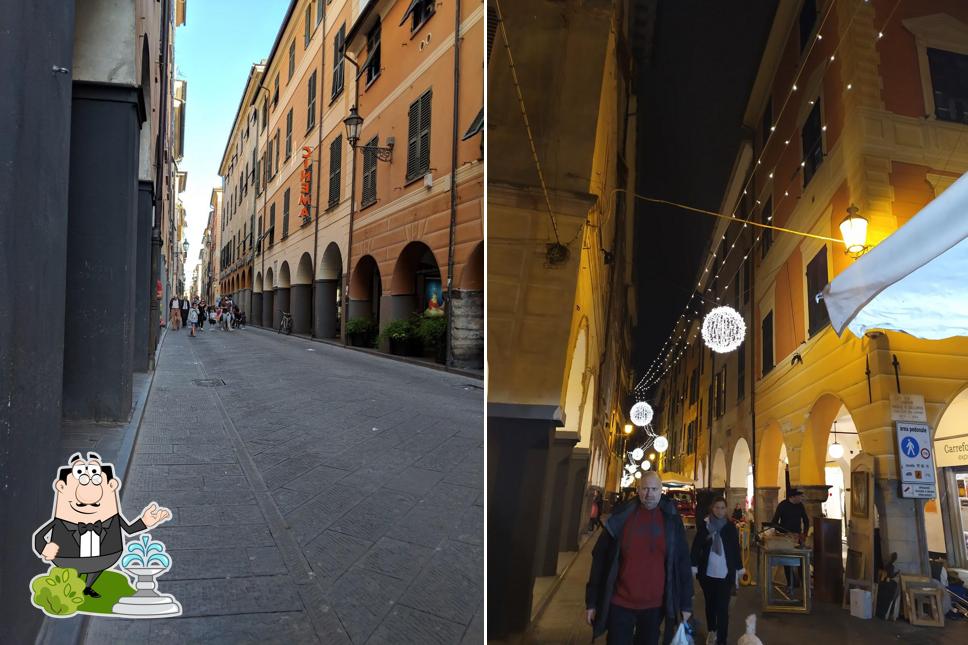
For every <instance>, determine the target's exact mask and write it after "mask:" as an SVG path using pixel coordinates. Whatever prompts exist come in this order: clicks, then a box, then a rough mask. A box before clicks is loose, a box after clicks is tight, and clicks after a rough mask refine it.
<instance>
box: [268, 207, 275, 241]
mask: <svg viewBox="0 0 968 645" xmlns="http://www.w3.org/2000/svg"><path fill="white" fill-rule="evenodd" d="M275 242H276V205H275V204H272V205H271V206H269V246H272V245H273V244H275Z"/></svg>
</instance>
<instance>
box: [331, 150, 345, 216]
mask: <svg viewBox="0 0 968 645" xmlns="http://www.w3.org/2000/svg"><path fill="white" fill-rule="evenodd" d="M342 153H343V137H342V136H338V137H336V138H335V139H334V140H333V142H332V143H331V144H329V207H330V208H332V207H333V206H336V205H337V204H339V171H340V165H341V163H342V156H343V155H342Z"/></svg>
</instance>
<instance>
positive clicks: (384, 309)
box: [379, 293, 417, 352]
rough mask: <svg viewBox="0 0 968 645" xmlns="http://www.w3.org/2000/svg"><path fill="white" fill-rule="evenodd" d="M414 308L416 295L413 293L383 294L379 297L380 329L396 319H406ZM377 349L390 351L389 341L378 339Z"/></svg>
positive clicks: (415, 306)
mask: <svg viewBox="0 0 968 645" xmlns="http://www.w3.org/2000/svg"><path fill="white" fill-rule="evenodd" d="M416 308H417V296H416V295H415V294H412V293H407V294H400V295H387V294H384V295H383V296H381V297H380V331H381V332H382V331H383V330H384V329H386V327H387V325H389V324H390V323H392V322H394V321H396V320H406V319H407V318H409V317H410V314H412V313H413V312H414V310H415V309H416ZM379 349H380V351H382V352H388V351H390V343H389V341H387V340H381V341H379Z"/></svg>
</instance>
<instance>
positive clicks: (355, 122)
mask: <svg viewBox="0 0 968 645" xmlns="http://www.w3.org/2000/svg"><path fill="white" fill-rule="evenodd" d="M343 125H345V126H346V140H347V141H349V144H350V146H351V147H353V148H355V147H356V142H357V141H359V140H360V128H361V127H362V126H363V117H361V116H360V113H359V112H357V111H356V106H355V105H354V106H353V107H351V108H350V115H349V116H348V117H346V118H345V119H343Z"/></svg>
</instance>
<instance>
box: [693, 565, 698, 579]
mask: <svg viewBox="0 0 968 645" xmlns="http://www.w3.org/2000/svg"><path fill="white" fill-rule="evenodd" d="M692 575H693V577H695V576H698V575H699V567H693V568H692Z"/></svg>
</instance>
